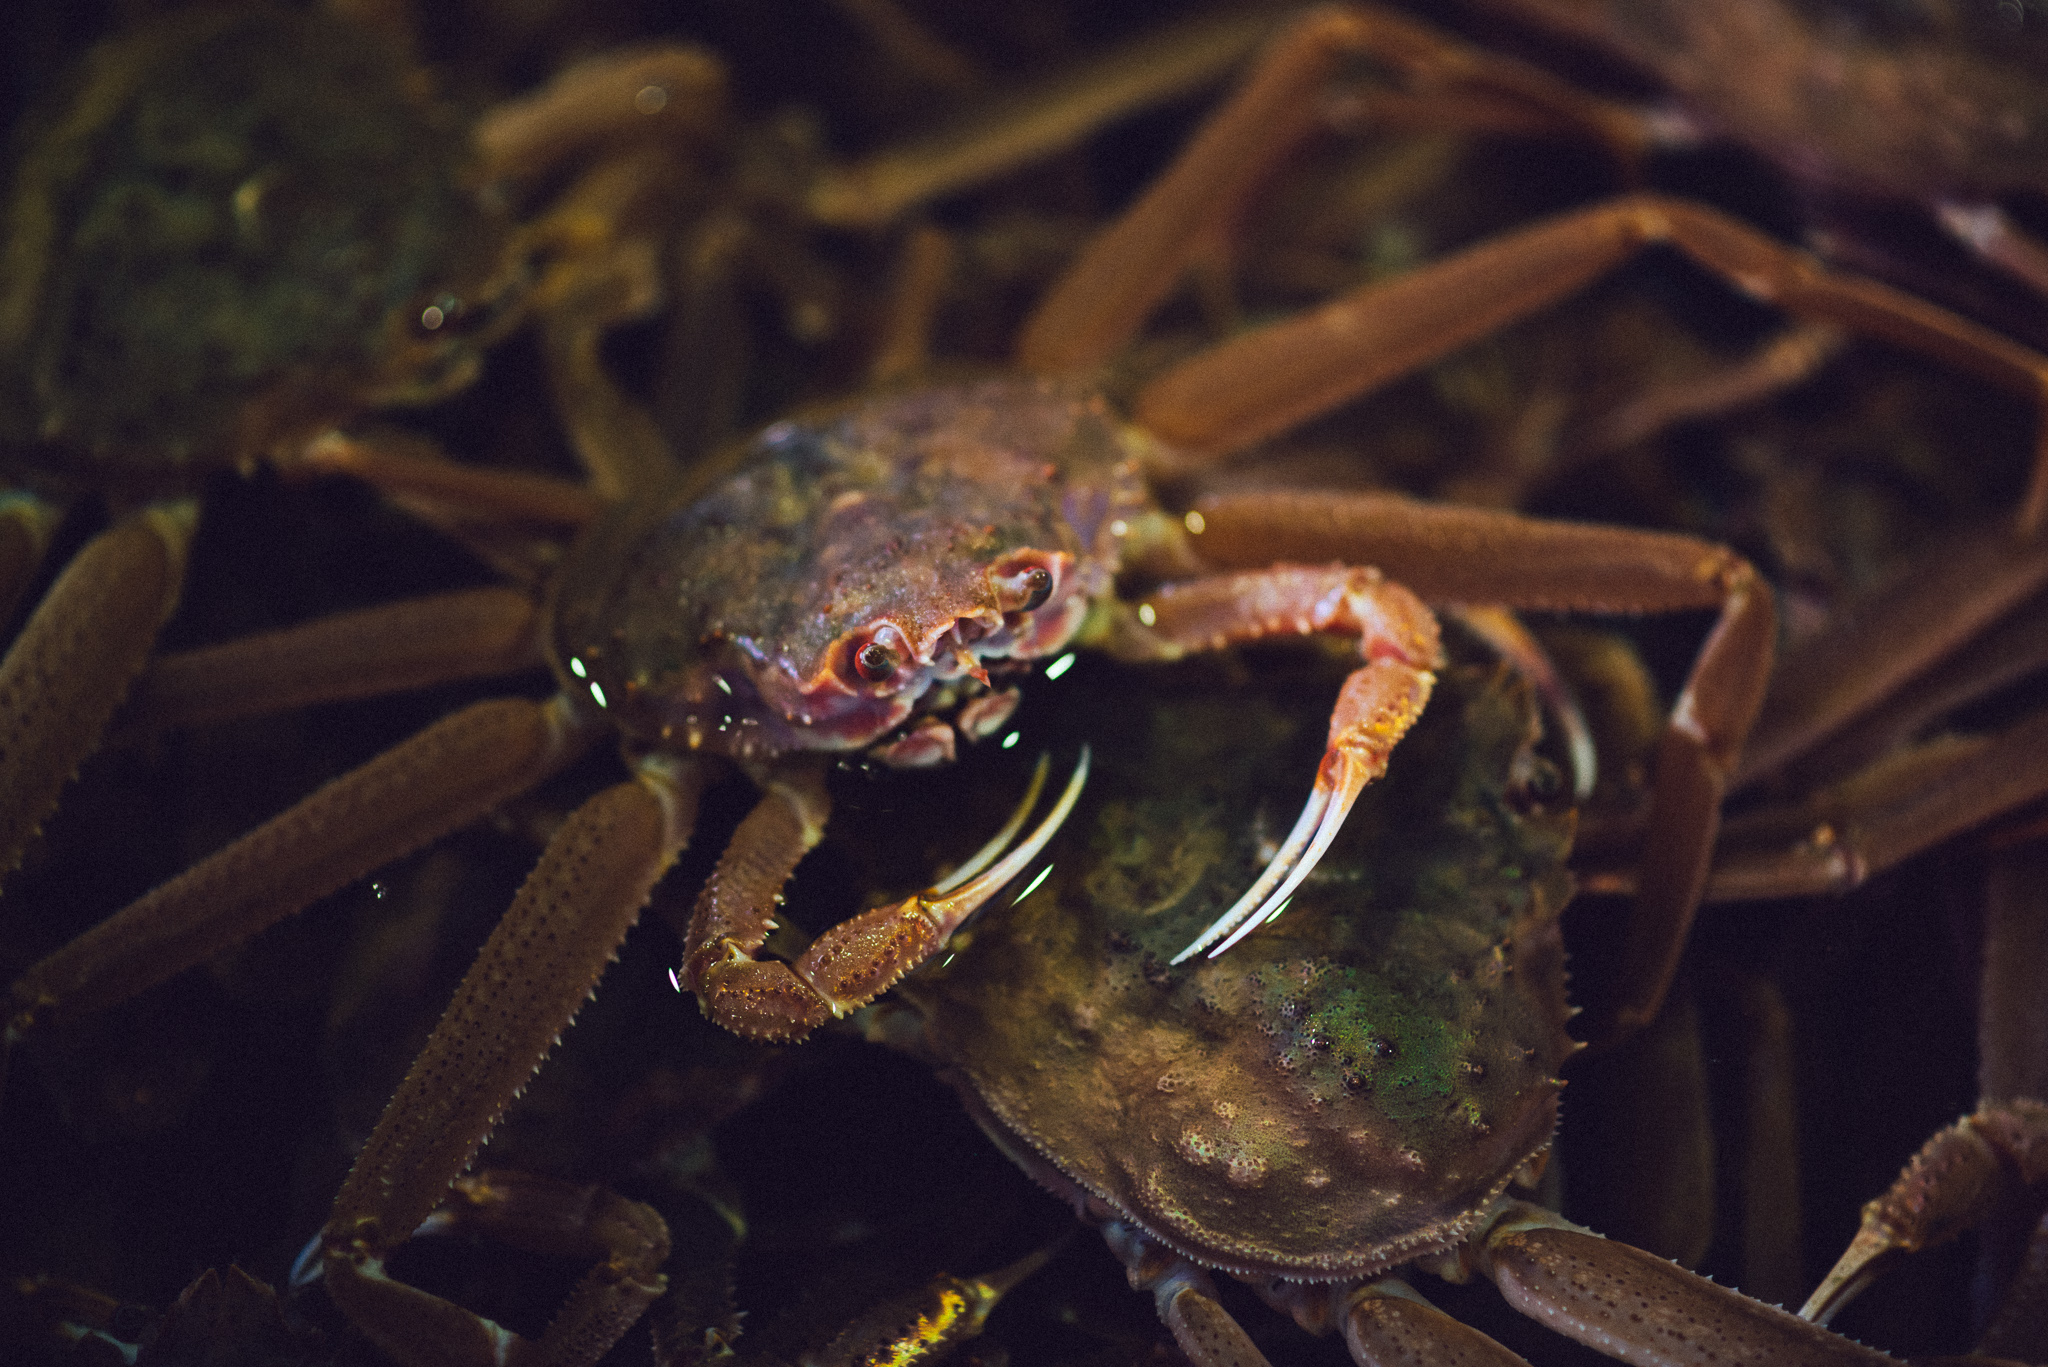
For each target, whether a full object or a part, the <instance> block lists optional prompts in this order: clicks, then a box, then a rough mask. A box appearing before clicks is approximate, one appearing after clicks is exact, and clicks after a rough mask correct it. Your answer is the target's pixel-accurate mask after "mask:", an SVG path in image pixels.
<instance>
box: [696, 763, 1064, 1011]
mask: <svg viewBox="0 0 2048 1367" xmlns="http://www.w3.org/2000/svg"><path fill="white" fill-rule="evenodd" d="M1044 778H1045V765H1044V763H1043V762H1041V763H1040V765H1039V770H1038V774H1037V777H1035V778H1034V779H1033V780H1032V783H1031V787H1030V790H1029V791H1028V792H1026V793H1025V795H1024V800H1023V802H1022V803H1020V804H1019V805H1018V808H1017V810H1016V812H1015V814H1014V815H1013V816H1012V817H1011V818H1010V821H1009V822H1008V823H1007V824H1006V825H1005V826H1004V827H1003V829H1002V830H1001V831H999V832H997V833H996V836H995V838H994V839H993V840H991V841H989V842H988V843H987V844H986V845H984V846H983V847H982V849H981V850H980V851H979V852H977V853H976V854H975V855H973V856H972V857H970V858H969V859H968V861H967V862H966V864H965V865H963V866H962V868H961V869H960V870H959V871H956V872H955V873H954V875H953V876H952V877H950V878H947V879H944V880H942V881H941V882H940V883H938V884H937V885H936V886H934V887H931V888H927V889H926V890H925V891H923V892H920V893H916V894H913V895H912V896H910V897H907V898H905V899H903V900H902V901H901V902H896V903H892V904H890V905H887V906H880V907H874V908H871V909H870V910H868V911H864V912H862V913H861V914H860V915H858V916H855V917H853V918H852V919H850V920H846V921H842V922H840V923H839V924H838V925H835V926H833V927H831V928H830V929H828V930H827V931H825V933H824V934H822V935H820V936H819V937H818V938H817V939H816V940H813V941H812V942H811V945H810V948H808V949H806V950H805V951H804V952H803V954H801V955H799V956H798V957H797V959H796V960H795V961H794V962H791V963H784V962H783V961H781V960H779V959H757V958H755V957H754V955H755V954H756V952H757V951H759V949H760V948H761V946H762V945H763V944H765V943H766V942H767V939H768V935H769V932H770V931H772V930H774V929H775V922H774V920H773V916H774V910H775V906H776V904H777V903H778V902H780V900H781V896H782V888H783V885H784V884H785V883H787V882H788V881H789V876H790V874H791V873H792V872H794V871H795V869H796V865H797V861H798V860H800V859H802V858H803V856H804V854H805V853H806V852H807V851H809V850H810V848H811V847H812V846H813V845H816V844H817V843H818V840H819V838H820V837H821V836H822V835H823V833H824V824H825V818H826V814H827V812H828V811H829V810H830V801H829V799H828V798H827V796H826V793H825V787H824V782H823V774H822V772H821V771H820V770H819V768H818V767H817V766H816V765H814V764H808V763H806V764H803V765H801V766H791V767H789V768H786V769H785V770H784V771H783V772H782V773H780V774H778V775H776V776H775V777H773V778H772V779H771V780H770V781H769V783H768V785H767V787H768V791H767V793H766V795H764V796H763V797H762V799H761V801H760V803H759V804H758V805H757V806H756V807H755V808H754V810H753V811H752V812H750V813H748V814H747V817H746V819H745V820H744V821H742V822H741V823H740V828H739V829H738V830H737V831H735V832H734V833H733V838H732V843H731V844H729V845H728V846H727V847H726V850H725V853H724V854H723V855H721V856H720V857H719V861H718V868H717V869H716V870H715V871H714V872H713V873H712V875H711V879H710V881H709V882H707V883H706V884H705V885H704V890H703V892H702V893H700V894H699V895H698V898H697V906H696V909H695V911H694V912H693V913H692V915H691V917H690V925H689V929H688V930H687V931H686V932H685V934H684V947H685V948H684V958H683V967H682V970H681V972H680V974H678V976H677V986H678V987H680V988H683V989H685V990H688V991H691V992H695V993H696V994H697V1000H698V1002H699V1003H700V1004H702V1006H703V1008H704V1013H705V1014H706V1015H708V1016H710V1017H711V1018H712V1019H713V1020H715V1021H717V1022H718V1023H719V1024H720V1025H722V1026H724V1027H725V1028H726V1029H728V1030H731V1031H732V1032H733V1033H735V1034H737V1035H740V1036H742V1037H744V1038H746V1039H754V1040H776V1041H781V1040H798V1039H802V1038H803V1037H804V1036H805V1035H808V1034H809V1033H810V1032H811V1031H813V1030H815V1029H816V1028H817V1027H818V1026H820V1025H823V1024H824V1023H825V1022H826V1021H828V1020H831V1019H833V1018H835V1017H838V1016H843V1015H845V1014H846V1013H847V1012H848V1011H852V1010H854V1009H856V1008H858V1007H861V1006H865V1005H866V1004H867V1003H868V1002H870V1001H873V1000H874V999H875V998H876V997H878V996H880V995H881V994H882V993H884V992H886V991H888V990H889V988H890V987H891V986H893V985H894V984H895V983H896V981H897V980H898V979H899V978H901V977H902V976H903V975H904V974H906V973H908V972H910V970H911V969H913V968H916V967H917V966H918V965H919V964H921V963H923V962H924V961H925V960H927V959H929V958H930V957H931V956H932V955H934V954H936V953H937V952H938V951H939V950H940V949H941V948H943V947H944V946H945V943H946V940H947V939H948V937H950V936H951V935H952V933H953V932H954V931H955V930H957V929H958V928H959V927H960V924H961V922H963V921H965V920H966V919H967V918H968V917H969V916H971V915H973V914H974V912H975V911H976V910H978V909H979V908H980V907H981V906H982V905H983V904H984V903H986V902H987V901H988V900H989V899H990V898H991V897H994V896H995V895H996V894H997V893H998V892H1000V891H1002V889H1003V888H1004V886H1005V885H1007V884H1008V883H1009V882H1010V881H1011V880H1012V879H1014V878H1015V877H1016V876H1017V875H1018V874H1019V873H1021V872H1023V870H1024V868H1025V866H1026V865H1028V864H1029V863H1030V862H1031V861H1032V860H1033V859H1036V858H1037V857H1038V854H1039V852H1040V851H1041V850H1043V849H1044V848H1045V846H1046V844H1047V843H1048V842H1049V841H1051V839H1052V837H1053V836H1054V834H1056V833H1057V832H1058V830H1059V828H1060V825H1061V823H1062V822H1064V821H1065V820H1066V819H1067V815H1068V814H1069V813H1070V812H1072V811H1073V809H1074V803H1075V802H1076V801H1078V800H1079V799H1080V796H1081V786H1082V785H1083V784H1084V783H1086V782H1087V779H1088V752H1087V751H1086V750H1085V749H1084V750H1083V751H1082V752H1081V759H1080V762H1079V763H1078V764H1076V765H1075V767H1074V774H1073V777H1072V778H1070V779H1069V780H1068V781H1067V786H1066V789H1065V791H1063V792H1062V793H1061V794H1060V797H1059V800H1058V801H1057V802H1055V803H1054V804H1053V808H1052V810H1051V811H1050V812H1049V813H1047V815H1046V817H1045V819H1044V820H1043V821H1041V822H1039V824H1038V825H1037V827H1036V828H1034V829H1033V830H1032V832H1031V833H1030V834H1029V835H1027V836H1025V837H1024V838H1023V840H1021V841H1019V842H1018V843H1017V844H1016V846H1015V847H1014V848H1011V847H1010V842H1011V841H1012V840H1015V839H1016V836H1017V832H1018V831H1020V830H1022V829H1023V825H1024V821H1025V819H1026V818H1027V817H1028V816H1029V815H1030V813H1031V809H1032V807H1033V806H1035V805H1036V803H1037V800H1038V792H1039V788H1040V787H1041V785H1042V783H1043V781H1044Z"/></svg>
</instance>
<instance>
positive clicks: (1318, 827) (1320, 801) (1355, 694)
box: [1173, 659, 1436, 964]
mask: <svg viewBox="0 0 2048 1367" xmlns="http://www.w3.org/2000/svg"><path fill="white" fill-rule="evenodd" d="M1435 684H1436V675H1435V674H1434V673H1432V672H1430V671H1429V670H1427V669H1418V668H1416V667H1415V666H1413V665H1411V664H1408V663H1405V662H1404V661H1401V660H1398V659H1377V660H1373V661H1371V662H1370V663H1368V664H1367V665H1366V666H1365V668H1363V669H1360V670H1356V671H1354V672H1353V673H1352V675H1351V677H1350V678H1348V679H1346V680H1345V681H1344V690H1343V692H1342V693H1340V694H1339V695H1338V698H1337V706H1336V709H1335V710H1334V711H1333V712H1332V713H1331V714H1330V743H1329V747H1328V748H1327V749H1326V750H1325V751H1324V752H1323V762H1322V764H1321V765H1320V766H1318V767H1317V769H1316V783H1315V787H1314V788H1313V789H1312V790H1310V792H1309V795H1308V805H1307V806H1305V807H1303V808H1302V809H1301V817H1300V819H1299V820H1297V821H1296V822H1295V823H1294V829H1293V830H1291V831H1289V832H1288V833H1287V839H1286V840H1285V841H1283V842H1282V843H1281V846H1280V851H1279V853H1278V854H1275V855H1274V856H1273V859H1272V862H1271V863H1269V864H1267V865H1266V868H1265V871H1264V872H1263V873H1261V874H1260V875H1259V876H1258V879H1257V880H1256V881H1255V882H1253V884H1252V885H1251V887H1250V888H1249V889H1247V890H1246V892H1245V894H1244V896H1242V897H1240V898H1238V899H1237V901H1236V902H1235V903H1234V904H1233V905H1232V906H1231V908H1230V910H1228V911H1226V912H1224V913H1223V914H1222V915H1221V916H1219V917H1217V918H1216V920H1215V921H1214V922H1212V923H1211V924H1210V925H1209V927H1208V929H1206V930H1204V931H1203V932H1202V933H1201V934H1200V935H1199V936H1197V937H1196V938H1195V941H1194V943H1193V944H1191V945H1189V946H1188V947H1187V948H1186V949H1183V950H1182V951H1181V952H1180V953H1179V954H1177V955H1175V956H1174V959H1173V962H1174V963H1176V964H1179V963H1184V962H1186V961H1187V960H1189V959H1192V958H1193V957H1194V956H1195V955H1197V954H1199V953H1201V952H1202V951H1203V950H1205V949H1208V950H1209V956H1210V957H1211V958H1214V957H1216V956H1217V955H1219V954H1221V953H1223V952H1224V951H1225V950H1227V949H1229V948H1230V947H1231V946H1232V945H1234V944H1236V943H1237V942H1238V941H1239V940H1242V939H1243V938H1244V937H1245V936H1247V935H1249V934H1251V933H1252V932H1253V931H1254V930H1256V929H1258V928H1259V927H1260V926H1261V925H1263V924H1264V923H1266V922H1267V921H1270V920H1271V919H1273V918H1274V917H1275V916H1278V915H1279V914H1280V913H1281V912H1282V911H1283V910H1285V908H1286V906H1287V899H1288V898H1290V897H1292V896H1294V890H1295V889H1296V888H1298V887H1300V886H1301V883H1302V880H1303V879H1305V878H1307V877H1308V876H1309V874H1310V873H1311V872H1313V871H1314V869H1315V866H1316V865H1317V864H1318V863H1319V862H1321V860H1322V857H1323V855H1324V853H1325V852H1326V851H1327V850H1328V849H1329V848H1330V842H1331V841H1333V840H1335V839H1336V838H1337V832H1338V831H1340V830H1342V829H1343V827H1344V818H1345V817H1346V816H1348V815H1350V813H1351V807H1352V804H1353V803H1355V802H1357V801H1358V795H1359V794H1360V793H1361V792H1363V791H1365V786H1366V785H1367V784H1368V783H1371V782H1372V781H1373V780H1374V779H1376V778H1378V777H1379V776H1380V775H1381V774H1384V773H1385V772H1386V771H1387V757H1388V756H1389V755H1390V754H1391V753H1392V752H1393V749H1394V746H1395V744H1396V743H1397V742H1398V741H1399V740H1400V739H1401V737H1402V736H1404V735H1406V734H1407V733H1408V728H1409V727H1411V726H1413V725H1414V724H1415V719H1416V718H1417V717H1419V716H1421V715H1422V709H1423V707H1424V706H1425V705H1426V704H1427V703H1428V702H1429V693H1430V689H1431V688H1433V687H1434V686H1435ZM1219 940H1220V941H1222V943H1220V944H1217V943H1216V942H1217V941H1219ZM1212 944H1214V945H1215V946H1216V947H1215V948H1214V949H1209V946H1210V945H1212Z"/></svg>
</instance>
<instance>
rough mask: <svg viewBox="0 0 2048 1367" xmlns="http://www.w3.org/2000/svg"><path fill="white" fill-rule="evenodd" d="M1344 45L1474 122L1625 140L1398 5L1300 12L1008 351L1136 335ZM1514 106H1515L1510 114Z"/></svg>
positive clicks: (1045, 363) (1083, 348)
mask: <svg viewBox="0 0 2048 1367" xmlns="http://www.w3.org/2000/svg"><path fill="white" fill-rule="evenodd" d="M1348 57H1368V58H1371V59H1373V60H1376V61H1378V62H1380V63H1382V64H1384V65H1385V66H1386V67H1387V68H1388V69H1389V70H1391V71H1392V72H1394V73H1396V74H1397V75H1399V76H1400V77H1401V78H1402V79H1403V80H1404V81H1406V82H1407V83H1409V84H1410V86H1412V87H1413V88H1414V89H1416V90H1417V91H1418V92H1421V93H1423V94H1425V95H1430V94H1441V95H1442V96H1444V97H1445V98H1446V99H1447V100H1448V101H1449V102H1450V103H1451V104H1453V105H1454V106H1455V105H1459V104H1460V103H1461V102H1469V101H1470V100H1473V99H1478V100H1483V101H1487V102H1490V103H1491V105H1492V106H1493V109H1492V117H1491V118H1489V119H1482V120H1479V121H1481V122H1490V123H1493V124H1496V125H1513V126H1516V127H1517V128H1518V129H1519V130H1521V131H1530V130H1534V129H1546V128H1547V129H1557V130H1562V129H1566V128H1592V129H1595V130H1598V131H1600V132H1601V133H1603V134H1605V135H1607V136H1608V137H1609V140H1610V141H1611V142H1616V143H1622V144H1632V143H1635V142H1636V141H1638V135H1637V134H1636V133H1635V132H1634V131H1633V130H1632V129H1631V128H1630V127H1628V126H1627V125H1629V124H1630V123H1631V122H1632V121H1631V120H1629V119H1628V118H1627V117H1626V116H1625V115H1622V114H1621V113H1620V112H1619V111H1618V110H1616V109H1615V108H1614V107H1611V106H1609V105H1607V104H1605V103H1604V102H1601V101H1597V100H1590V99H1588V98H1587V97H1586V96H1585V95H1583V94H1582V93H1580V92H1578V91H1575V90H1573V89H1572V88H1571V87H1570V86H1568V85H1566V84H1565V83H1563V82H1561V81H1558V80H1556V79H1555V78H1554V77H1551V76H1549V75H1547V74H1546V73H1544V72H1541V71H1539V70H1537V69H1535V68H1533V67H1528V66H1524V65H1522V64H1521V63H1519V62H1514V61H1512V60H1509V59H1505V58H1500V57H1495V56H1491V55H1489V54H1486V53H1483V52H1479V51H1477V50H1475V49H1473V48H1472V47H1470V46H1469V45H1467V44H1465V43H1463V42H1460V41H1459V40H1457V39H1455V38H1451V37H1449V36H1447V35H1445V34H1442V33H1439V32H1437V31H1436V30H1434V29H1431V28H1429V27H1428V26H1426V25H1423V24H1419V23H1417V22H1415V21H1414V20H1413V19H1411V18H1408V17H1407V16H1404V15H1400V14H1395V13H1392V12H1391V11H1386V10H1380V9H1377V8H1374V7H1372V6H1367V5H1348V6H1337V5H1326V6H1321V7H1318V8H1316V9H1313V10H1310V11H1309V12H1307V13H1306V14H1304V15H1302V16H1301V17H1300V18H1298V19H1296V20H1295V21H1294V22H1293V23H1292V24H1290V25H1289V26H1288V27H1287V28H1286V29H1284V30H1282V31H1281V32H1280V33H1279V34H1278V35H1276V36H1275V37H1274V39H1273V40H1272V41H1271V42H1270V43H1269V44H1267V46H1266V49H1265V51H1264V52H1263V53H1262V54H1261V56H1260V58H1259V61H1258V64H1257V65H1256V66H1255V67H1254V68H1253V70H1252V72H1251V73H1250V74H1249V75H1248V76H1247V77H1246V78H1245V80H1244V81H1243V82H1242V83H1241V84H1240V85H1239V87H1238V89H1237V90H1236V91H1235V92H1234V93H1233V94H1232V95H1231V97H1230V98H1229V99H1228V100H1227V101H1226V102H1225V103H1224V104H1223V106H1222V107H1221V108H1219V109H1218V110H1217V111H1216V112H1215V113H1214V114H1212V115H1211V116H1210V117H1209V119H1208V120H1207V121H1206V122H1204V123H1203V125H1202V127H1201V128H1200V129H1199V130H1198V131H1197V132H1196V134H1195V136H1194V137H1193V139H1192V140H1190V142H1189V143H1188V145H1187V147H1186V148H1185V149H1184V150H1183V151H1182V152H1181V154H1180V156H1179V157H1178V158H1177V159H1176V160H1175V161H1174V163H1173V165H1172V166H1171V167H1169V168H1168V169H1167V171H1166V172H1165V174H1163V175H1161V176H1160V177H1159V178H1158V179H1157V180H1156V181H1154V182H1153V183H1152V185H1151V186H1150V188H1148V189H1147V190H1146V191H1145V193H1144V195H1143V196H1142V197H1141V198H1140V199H1139V200H1138V202H1137V203H1136V204H1134V205H1132V206H1131V207H1130V208H1129V209H1128V210H1126V211H1125V212H1124V213H1123V214H1122V216H1120V217H1119V218H1118V219H1117V221H1116V222H1115V223H1113V224H1111V225H1110V226H1109V227H1108V228H1107V229H1105V230H1104V231H1103V232H1102V233H1101V234H1100V235H1099V236H1097V237H1096V239H1095V240H1094V241H1093V242H1091V243H1090V244H1089V246H1088V248H1087V250H1086V251H1085V252H1084V253H1083V254H1082V256H1081V258H1080V259H1079V260H1077V261H1076V262H1075V263H1074V264H1073V265H1072V266H1070V267H1069V268H1068V270H1067V272H1066V274H1065V275H1064V276H1063V277H1061V279H1060V281H1059V283H1058V284H1057V285H1055V286H1054V287H1053V289H1052V290H1051V292H1050V293H1048V295H1047V296H1046V298H1045V299H1044V300H1043V301H1041V302H1040V304H1039V306H1038V308H1037V310H1036V311H1035V312H1034V313H1033V314H1032V316H1031V318H1030V320H1029V321H1028V322H1027V323H1026V324H1025V326H1024V330H1023V333H1022V335H1021V336H1020V337H1019V339H1018V343H1017V357H1018V360H1019V361H1020V362H1021V363H1022V364H1023V366H1024V367H1025V368H1026V369H1028V370H1033V371H1038V372H1041V373H1058V372H1062V371H1068V370H1078V369H1084V368H1087V367H1089V366H1093V365H1098V364H1100V363H1101V362H1102V361H1104V360H1107V359H1108V358H1109V356H1111V355H1112V354H1113V353H1114V352H1116V351H1117V350H1118V349H1119V348H1120V347H1121V346H1122V345H1123V344H1124V343H1125V342H1127V341H1129V340H1130V339H1131V337H1132V336H1134V335H1135V334H1136V332H1137V330H1138V328H1139V327H1140V326H1141V325H1142V324H1143V323H1144V321H1145V318H1146V317H1147V316H1148V315H1149V314H1150V313H1151V312H1152V310H1153V309H1154V308H1155V307H1157V306H1158V304H1159V302H1160V301H1161V300H1162V299H1164V298H1165V297H1166V295H1167V293H1168V292H1169V291H1171V290H1172V289H1173V287H1174V285H1175V283H1176V282H1177V281H1178V280H1179V279H1180V276H1181V274H1182V272H1184V271H1185V270H1186V269H1187V268H1188V266H1189V264H1190V263H1191V262H1192V261H1193V260H1194V258H1195V256H1196V254H1197V253H1198V252H1199V251H1200V250H1201V248H1202V246H1203V244H1204V243H1205V242H1207V241H1210V240H1213V238H1214V235H1215V234H1216V233H1217V232H1218V231H1220V230H1222V229H1224V228H1225V227H1227V225H1229V224H1230V223H1231V222H1232V221H1234V220H1235V218H1236V217H1237V215H1238V213H1239V212H1240V211H1241V209H1242V208H1243V206H1244V203H1245V201H1246V199H1247V197H1248V196H1249V195H1250V194H1251V193H1252V191H1253V190H1254V189H1255V188H1256V187H1257V186H1258V184H1259V182H1260V181H1262V180H1263V179H1264V178H1265V177H1266V176H1267V175H1269V174H1270V173H1271V172H1272V171H1273V170H1274V168H1275V167H1277V166H1278V165H1279V163H1280V162H1281V161H1282V160H1283V159H1284V158H1285V157H1286V156H1287V155H1288V153H1290V152H1291V151H1293V150H1294V148H1295V147H1296V146H1298V145H1299V144H1300V142H1301V141H1302V139H1303V138H1305V137H1307V136H1308V135H1309V134H1310V133H1311V132H1312V131H1314V130H1315V129H1316V128H1317V127H1318V126H1320V125H1321V124H1322V123H1323V122H1324V118H1325V111H1324V109H1323V107H1322V96H1323V94H1324V88H1325V86H1326V85H1327V84H1328V83H1329V81H1330V78H1331V77H1332V76H1333V75H1334V74H1335V72H1336V70H1337V67H1338V65H1339V64H1340V63H1341V62H1342V61H1344V60H1345V59H1346V58H1348ZM1511 114H1519V115H1520V116H1521V118H1520V119H1519V120H1516V119H1514V118H1512V117H1510V116H1511Z"/></svg>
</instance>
